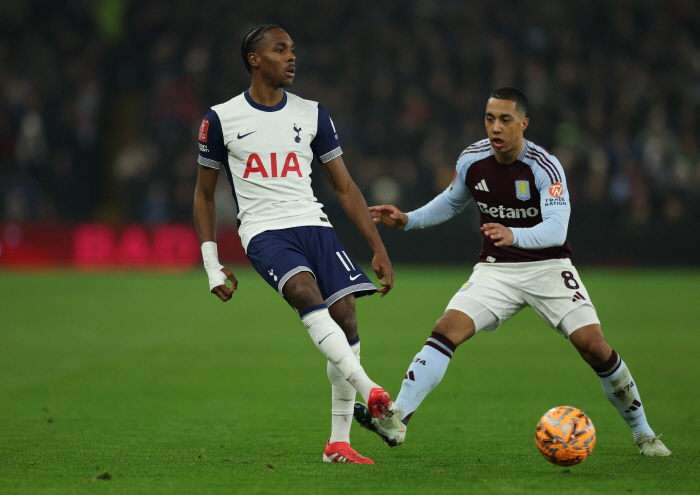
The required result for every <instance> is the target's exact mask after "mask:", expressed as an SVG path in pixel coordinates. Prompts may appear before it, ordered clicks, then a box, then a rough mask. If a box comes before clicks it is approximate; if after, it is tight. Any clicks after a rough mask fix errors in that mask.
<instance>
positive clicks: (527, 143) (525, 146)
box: [517, 139, 530, 162]
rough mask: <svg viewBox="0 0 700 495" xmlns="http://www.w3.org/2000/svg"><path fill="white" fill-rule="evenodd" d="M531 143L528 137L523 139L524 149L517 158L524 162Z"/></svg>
mask: <svg viewBox="0 0 700 495" xmlns="http://www.w3.org/2000/svg"><path fill="white" fill-rule="evenodd" d="M529 145H530V142H529V141H528V140H527V139H523V149H522V150H521V151H520V154H519V155H518V158H517V160H519V161H521V162H522V161H523V160H524V159H525V155H527V149H528V148H529Z"/></svg>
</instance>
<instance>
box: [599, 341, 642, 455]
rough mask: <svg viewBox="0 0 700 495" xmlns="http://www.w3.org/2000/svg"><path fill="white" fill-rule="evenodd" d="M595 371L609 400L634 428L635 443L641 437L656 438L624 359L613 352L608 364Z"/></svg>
mask: <svg viewBox="0 0 700 495" xmlns="http://www.w3.org/2000/svg"><path fill="white" fill-rule="evenodd" d="M593 369H594V370H595V372H596V374H597V375H598V377H599V378H600V384H601V385H602V386H603V391H604V392H605V395H607V397H608V400H610V403H611V404H612V405H613V406H615V409H617V410H618V411H619V413H620V415H621V416H622V419H624V420H625V421H626V422H627V424H628V425H629V426H630V427H631V428H632V435H634V441H635V443H636V442H637V440H638V439H639V438H640V437H645V436H646V437H653V436H655V435H654V431H653V430H652V429H651V428H650V427H649V423H648V422H647V417H646V415H645V414H644V406H642V399H641V398H640V396H639V389H638V388H637V384H636V383H634V380H633V379H632V374H631V373H630V371H629V369H628V368H627V365H626V364H625V362H624V361H623V360H622V358H620V356H618V355H617V353H616V352H615V351H613V353H612V356H610V359H609V360H608V362H607V363H605V364H604V365H603V366H601V367H597V368H593Z"/></svg>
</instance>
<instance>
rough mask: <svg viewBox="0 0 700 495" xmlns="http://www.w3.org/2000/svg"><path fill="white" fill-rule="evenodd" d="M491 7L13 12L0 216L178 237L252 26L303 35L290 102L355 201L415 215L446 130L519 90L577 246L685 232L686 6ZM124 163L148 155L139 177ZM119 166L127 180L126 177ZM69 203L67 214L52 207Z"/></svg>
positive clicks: (269, 5) (2, 51)
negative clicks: (125, 226)
mask: <svg viewBox="0 0 700 495" xmlns="http://www.w3.org/2000/svg"><path fill="white" fill-rule="evenodd" d="M112 3H113V2H112ZM494 3H495V2H494ZM505 3H507V4H508V8H502V9H499V10H498V13H496V12H495V11H494V10H493V9H491V8H490V4H491V2H468V3H465V2H448V1H439V0H435V1H419V2H413V1H408V0H406V1H398V2H391V3H388V4H376V3H375V2H370V1H369V0H365V1H360V2H325V1H322V0H309V1H305V2H294V3H293V4H279V2H274V1H272V0H260V1H259V2H255V3H254V4H250V3H246V2H241V3H236V5H235V8H234V7H233V6H232V7H231V8H229V9H228V10H227V9H226V8H222V7H221V5H223V4H217V5H218V8H217V9H215V12H216V15H215V16H214V15H213V14H212V12H213V11H214V10H212V9H207V8H202V6H201V5H200V4H194V3H192V2H190V1H187V0H175V1H172V2H165V1H152V2H129V1H127V0H125V1H123V2H121V3H119V2H117V3H115V5H117V6H118V7H119V9H117V12H116V13H109V12H108V14H109V15H105V14H104V12H103V11H101V10H100V8H97V7H95V8H91V7H90V5H89V4H90V3H85V4H81V3H71V4H69V5H68V6H66V5H65V4H63V3H60V2H47V1H28V2H13V3H11V4H10V7H9V8H8V9H6V10H5V11H3V16H2V18H0V192H1V193H2V203H1V204H0V208H2V209H1V210H0V218H23V219H35V218H43V217H52V218H80V217H89V218H102V217H104V216H105V212H112V213H111V214H110V215H109V216H110V217H116V218H121V219H122V220H143V221H156V222H160V221H181V222H188V223H189V222H191V219H190V218H189V214H188V213H187V211H186V209H185V208H183V207H182V201H181V198H183V197H184V196H185V194H186V191H187V188H188V187H189V188H190V189H191V190H193V188H194V182H193V179H192V177H189V176H188V174H187V173H186V172H184V166H182V165H180V161H181V160H184V159H185V158H184V157H186V156H191V157H193V158H192V160H194V156H195V153H196V150H193V149H191V147H190V143H191V142H192V139H193V137H192V136H194V134H195V133H196V130H197V126H198V122H197V116H199V115H200V114H201V113H202V111H203V110H204V109H205V108H207V107H208V106H209V105H210V104H211V102H215V101H222V100H223V99H224V98H225V97H226V95H228V94H230V88H231V87H240V86H241V85H244V84H245V77H246V74H245V72H244V71H243V70H241V69H240V68H239V67H238V66H237V65H236V64H234V63H223V64H222V63H212V62H213V61H217V60H227V59H229V58H230V57H232V55H231V54H235V53H237V47H236V46H235V43H234V42H233V41H232V40H234V39H238V38H239V37H240V36H241V35H242V34H243V31H244V30H245V28H246V27H247V26H249V25H250V24H251V22H254V21H255V20H257V19H259V12H265V14H266V15H265V19H270V20H272V21H275V20H280V21H284V22H285V23H289V24H294V25H297V26H300V27H301V28H302V30H301V31H300V32H298V33H295V34H296V36H295V41H296V42H297V45H298V49H299V50H300V51H301V52H302V53H305V56H304V60H305V62H304V64H303V65H301V66H300V67H299V70H301V71H303V73H304V77H303V78H300V81H299V84H298V86H297V87H296V90H295V91H296V92H297V93H298V94H299V95H300V96H302V97H307V98H314V99H317V100H321V101H324V103H325V105H326V107H327V108H328V110H329V112H331V113H332V114H333V115H334V116H335V121H336V124H337V126H338V131H339V133H340V134H341V135H342V136H344V143H343V146H344V149H346V153H349V154H353V155H354V156H353V160H352V162H353V164H356V165H354V167H356V170H354V171H353V176H354V177H356V179H357V181H358V185H359V186H360V188H361V189H362V190H363V192H365V194H367V195H368V196H369V198H372V194H373V193H376V194H381V195H385V194H392V195H393V196H395V197H396V196H398V197H401V198H402V201H401V202H402V204H405V205H406V207H407V208H415V207H417V206H420V205H421V204H423V203H425V201H427V200H429V199H430V198H432V197H433V196H434V195H435V194H436V193H437V192H438V191H441V190H443V189H444V187H445V185H446V184H447V183H448V182H449V181H450V180H451V174H452V170H453V168H454V163H453V160H452V158H451V157H453V156H456V154H458V153H459V151H461V148H460V147H461V146H462V143H464V142H472V141H473V140H474V139H475V136H478V135H480V134H479V132H480V125H481V122H480V120H478V119H474V120H473V121H472V120H466V121H465V120H462V119H461V118H460V115H479V112H480V108H481V101H482V100H483V98H484V97H485V96H486V95H488V94H489V91H490V89H491V88H493V87H500V86H516V87H520V88H521V89H523V90H524V91H525V92H526V93H527V94H528V95H530V99H531V112H532V115H533V117H536V118H535V119H534V121H535V122H536V123H537V125H535V126H533V127H532V128H530V129H529V132H530V137H531V138H532V140H533V141H535V142H539V143H542V144H543V145H544V146H545V147H547V148H549V149H550V150H552V152H554V153H555V154H556V155H557V156H559V157H560V158H561V159H562V165H564V167H565V168H566V173H567V175H568V177H569V178H570V193H571V197H572V201H574V202H575V204H576V205H577V208H576V211H577V214H576V215H575V216H574V217H573V218H572V225H578V226H577V227H576V228H575V231H576V232H588V231H586V229H585V227H579V226H583V225H585V224H587V223H590V221H591V219H592V218H595V217H597V216H599V215H600V214H601V213H603V212H606V215H607V216H608V217H610V218H611V219H612V222H611V224H610V227H609V231H605V230H602V231H601V230H596V231H595V232H591V233H590V234H591V235H593V236H595V235H617V234H616V232H618V231H620V232H621V231H624V232H625V235H632V236H633V237H634V238H635V239H637V240H638V241H643V240H644V239H647V240H649V239H654V238H658V236H659V235H662V233H664V232H665V231H666V230H665V229H667V228H668V226H669V225H675V224H677V223H678V222H680V221H683V219H688V218H694V217H697V216H698V214H700V158H698V151H697V147H698V142H699V141H700V120H699V119H698V115H699V114H700V4H698V2H695V1H692V0H674V1H669V2H654V1H650V0H642V1H638V2H630V1H624V0H619V1H608V2H568V3H566V5H564V4H563V3H562V2H556V1H551V2H535V1H524V2H514V1H512V2H505ZM110 4H111V3H110ZM503 4H504V2H503V1H500V2H498V5H503ZM100 5H101V4H100ZM30 19H31V22H30ZM107 21H109V22H107ZM202 26H207V28H206V29H203V28H202ZM232 33H233V34H232ZM329 37H333V38H334V39H336V40H342V42H341V43H333V46H337V47H338V49H337V50H334V51H331V50H330V49H329V48H328V46H330V45H329V44H328V43H325V42H324V41H325V40H326V39H327V38H329ZM17 40H20V41H19V42H18V41H17ZM338 52H339V53H338ZM338 59H340V60H342V61H343V70H342V71H339V70H337V66H336V63H335V61H336V60H338ZM514 61H518V62H517V63H515V62H514ZM341 74H342V77H341ZM134 148H144V149H149V150H155V152H149V151H145V153H147V154H148V155H149V156H150V161H149V163H147V164H143V165H142V164H141V163H142V160H141V159H142V156H141V157H140V155H139V153H133V152H131V151H133V150H134ZM130 150H131V151H130ZM188 154H189V155H188ZM141 155H142V153H141ZM56 157H58V158H60V160H62V165H55V164H53V161H54V160H55V159H56ZM132 160H135V161H132ZM125 161H126V163H125ZM66 163H70V164H71V166H70V170H71V172H69V173H68V172H66V171H65V168H66ZM56 167H58V169H57V168H56ZM173 167H175V168H176V171H175V173H172V168H173ZM180 167H182V170H183V171H181V168H180ZM123 168H127V169H131V170H136V169H138V170H137V171H136V172H135V176H134V177H131V176H130V177H131V178H128V179H124V178H123V174H122V172H123V170H122V169H123ZM53 176H60V177H61V179H60V180H55V181H54V180H52V179H50V178H51V177H53ZM78 176H79V177H82V178H83V180H84V182H85V185H82V186H81V185H80V184H78V183H76V182H75V181H74V180H73V177H78ZM188 184H189V185H188ZM74 188H76V189H75V190H78V191H81V192H80V193H79V194H80V195H81V196H84V197H85V198H86V201H85V203H84V205H85V207H84V208H83V209H81V210H79V211H76V210H75V209H74V208H72V207H70V206H66V202H65V200H64V199H61V198H65V197H67V196H68V195H70V193H71V191H73V190H74ZM317 192H318V194H319V199H320V200H321V201H324V198H328V197H329V196H330V195H332V191H329V190H328V189H327V188H323V187H322V188H320V190H319V191H317ZM377 199H378V200H379V198H377ZM381 202H384V201H383V200H382V201H381ZM328 203H329V204H332V203H333V202H328ZM155 205H157V208H156V206H155ZM154 208H155V209H154ZM156 210H157V211H158V212H159V213H158V214H155V211H156ZM586 215H590V217H586ZM575 241H576V244H577V245H581V244H582V241H581V240H579V239H575ZM590 242H591V243H594V240H591V241H590ZM582 250H583V251H589V252H590V251H591V250H590V249H589V248H588V247H585V248H584V247H582Z"/></svg>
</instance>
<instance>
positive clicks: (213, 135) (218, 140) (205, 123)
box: [197, 110, 228, 169]
mask: <svg viewBox="0 0 700 495" xmlns="http://www.w3.org/2000/svg"><path fill="white" fill-rule="evenodd" d="M227 157H228V153H227V152H226V145H225V144H224V133H223V130H222V129H221V121H220V120H219V116H218V115H217V113H216V112H215V111H214V110H209V113H207V116H206V117H204V120H202V125H201V126H199V158H198V159H197V162H198V163H199V164H200V165H203V166H205V167H209V168H216V169H218V168H221V165H223V164H224V163H226V162H227Z"/></svg>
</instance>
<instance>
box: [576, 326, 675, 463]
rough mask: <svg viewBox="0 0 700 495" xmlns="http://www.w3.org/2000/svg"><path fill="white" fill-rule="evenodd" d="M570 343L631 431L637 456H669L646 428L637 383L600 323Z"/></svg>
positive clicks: (647, 427)
mask: <svg viewBox="0 0 700 495" xmlns="http://www.w3.org/2000/svg"><path fill="white" fill-rule="evenodd" d="M570 338H571V343H572V344H573V345H574V347H576V350H578V352H579V353H580V354H581V357H582V358H583V359H584V360H585V361H586V362H587V363H588V364H589V365H590V366H591V367H592V368H593V370H594V371H595V372H596V374H597V375H598V377H599V378H600V383H601V385H602V386H603V390H604V391H605V395H606V396H607V397H608V399H609V400H610V402H611V403H612V405H613V406H615V409H617V410H618V411H619V413H620V415H621V416H622V418H623V419H624V420H625V422H627V424H628V425H629V426H630V427H631V428H632V434H633V435H634V442H635V444H637V446H638V447H639V453H640V454H642V455H647V456H668V455H671V451H670V450H668V449H667V448H666V447H665V446H664V444H663V443H662V442H661V440H659V438H658V437H657V436H656V435H654V432H653V430H652V429H651V428H650V427H649V423H648V422H647V419H646V415H645V414H644V406H643V405H642V399H641V398H640V396H639V389H638V388H637V384H636V383H635V382H634V380H633V379H632V374H631V373H630V371H629V369H628V368H627V365H626V364H625V362H624V361H623V360H622V359H621V358H620V356H618V354H617V353H616V352H615V351H614V350H613V349H612V347H610V344H608V342H607V341H606V340H605V337H604V336H603V332H602V330H601V328H600V325H599V324H597V323H596V324H592V325H586V326H584V327H581V328H579V329H577V330H575V331H574V332H573V333H572V334H571V336H570Z"/></svg>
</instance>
